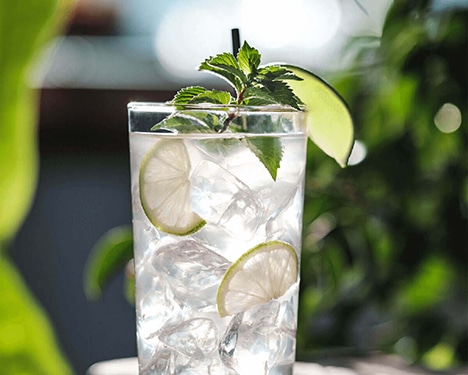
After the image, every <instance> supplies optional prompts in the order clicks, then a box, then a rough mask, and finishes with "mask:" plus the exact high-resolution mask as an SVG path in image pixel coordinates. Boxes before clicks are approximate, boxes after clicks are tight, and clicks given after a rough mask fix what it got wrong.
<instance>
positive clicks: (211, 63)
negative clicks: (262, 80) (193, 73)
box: [198, 52, 247, 94]
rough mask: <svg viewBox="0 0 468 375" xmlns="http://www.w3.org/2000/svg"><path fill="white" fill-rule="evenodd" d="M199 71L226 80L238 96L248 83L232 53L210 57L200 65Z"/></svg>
mask: <svg viewBox="0 0 468 375" xmlns="http://www.w3.org/2000/svg"><path fill="white" fill-rule="evenodd" d="M198 69H199V70H206V71H208V72H211V73H214V74H216V75H218V76H220V77H222V78H224V79H226V80H227V82H228V83H229V84H231V85H232V86H233V87H234V88H235V90H236V92H237V93H238V94H239V93H240V92H241V91H242V89H243V87H244V86H245V84H246V83H247V77H246V75H245V73H244V72H243V71H242V69H241V68H240V66H239V62H238V61H237V60H236V58H235V57H234V55H233V54H232V53H227V52H225V53H222V54H220V55H216V56H214V57H209V58H208V59H206V60H205V61H204V62H202V63H201V64H200V66H199V68H198Z"/></svg>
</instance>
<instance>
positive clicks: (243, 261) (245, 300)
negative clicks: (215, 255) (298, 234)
mask: <svg viewBox="0 0 468 375" xmlns="http://www.w3.org/2000/svg"><path fill="white" fill-rule="evenodd" d="M297 277H298V259H297V254H296V251H295V250H294V248H293V247H292V246H291V245H289V244H287V243H285V242H281V241H270V242H265V243H261V244H259V245H257V246H255V247H253V248H252V249H250V250H248V251H247V252H246V253H245V254H243V255H242V256H241V257H240V258H239V259H238V260H236V261H235V262H234V263H233V264H232V265H231V266H230V267H229V268H228V270H227V271H226V273H225V275H224V277H223V280H222V281H221V283H220V285H219V287H218V294H217V296H216V302H217V304H218V312H219V315H220V316H221V317H225V316H228V315H233V314H237V313H240V312H243V311H246V310H248V309H250V308H251V307H253V306H257V305H262V304H264V303H267V302H269V301H271V300H272V299H276V298H279V297H281V296H282V295H283V294H285V293H286V292H287V290H288V289H289V288H290V287H291V285H293V284H294V283H295V282H296V281H297Z"/></svg>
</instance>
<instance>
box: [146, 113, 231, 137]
mask: <svg viewBox="0 0 468 375" xmlns="http://www.w3.org/2000/svg"><path fill="white" fill-rule="evenodd" d="M226 117H227V114H225V113H224V112H221V113H220V114H213V113H207V112H204V111H179V112H176V113H174V114H173V115H171V116H169V117H166V118H165V119H164V120H162V121H161V122H159V123H158V124H156V125H154V126H153V127H152V128H151V130H153V131H155V130H169V131H173V132H178V133H188V132H200V133H215V132H218V130H219V129H220V128H221V127H222V126H223V123H224V120H225V119H226Z"/></svg>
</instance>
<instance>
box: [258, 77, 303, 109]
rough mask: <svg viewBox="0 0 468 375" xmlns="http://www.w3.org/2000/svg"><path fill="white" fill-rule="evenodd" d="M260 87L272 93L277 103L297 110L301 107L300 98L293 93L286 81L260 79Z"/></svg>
mask: <svg viewBox="0 0 468 375" xmlns="http://www.w3.org/2000/svg"><path fill="white" fill-rule="evenodd" d="M260 87H261V88H262V89H264V90H265V91H266V92H268V93H269V94H270V95H272V96H273V97H274V99H275V101H276V103H277V104H282V105H289V106H291V107H293V108H295V109H297V110H300V109H301V107H300V105H301V104H302V102H301V100H300V99H299V98H298V97H297V96H296V95H294V92H293V91H292V90H291V88H290V87H289V86H288V84H287V83H285V82H283V81H276V80H274V81H262V84H261V85H260Z"/></svg>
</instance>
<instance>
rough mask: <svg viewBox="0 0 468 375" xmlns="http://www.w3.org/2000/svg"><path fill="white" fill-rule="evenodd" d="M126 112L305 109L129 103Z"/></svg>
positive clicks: (295, 110)
mask: <svg viewBox="0 0 468 375" xmlns="http://www.w3.org/2000/svg"><path fill="white" fill-rule="evenodd" d="M127 108H128V110H136V111H141V112H144V111H145V110H146V111H148V112H154V111H157V110H160V109H163V108H167V109H171V110H176V109H178V108H182V109H186V110H200V111H201V110H210V111H226V110H227V111H232V112H235V111H239V112H270V113H271V112H278V113H281V112H287V113H303V112H306V110H305V108H303V109H301V110H298V109H296V108H293V107H291V106H287V105H280V104H271V105H261V106H250V105H234V104H213V103H199V104H182V105H175V104H174V103H171V102H144V101H143V102H138V101H131V102H129V103H128V104H127Z"/></svg>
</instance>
